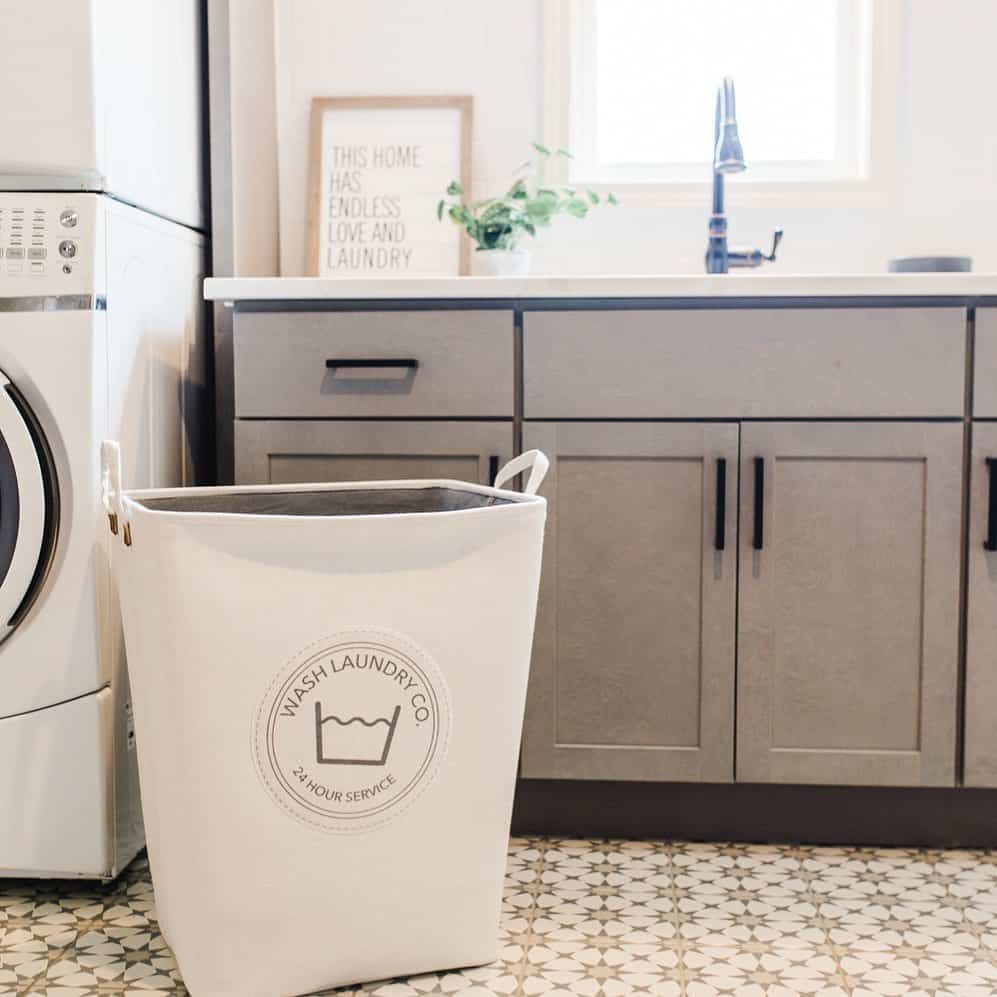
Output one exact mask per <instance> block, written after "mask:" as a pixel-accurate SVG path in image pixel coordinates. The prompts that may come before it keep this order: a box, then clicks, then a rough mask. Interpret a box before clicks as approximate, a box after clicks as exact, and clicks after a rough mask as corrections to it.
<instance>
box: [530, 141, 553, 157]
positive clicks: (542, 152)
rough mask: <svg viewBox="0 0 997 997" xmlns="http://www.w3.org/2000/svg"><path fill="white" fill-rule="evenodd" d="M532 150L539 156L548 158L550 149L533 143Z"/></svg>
mask: <svg viewBox="0 0 997 997" xmlns="http://www.w3.org/2000/svg"><path fill="white" fill-rule="evenodd" d="M533 148H534V149H536V150H537V152H539V153H540V155H541V156H549V155H550V149H548V148H547V146H545V145H541V144H540V143H539V142H534V143H533Z"/></svg>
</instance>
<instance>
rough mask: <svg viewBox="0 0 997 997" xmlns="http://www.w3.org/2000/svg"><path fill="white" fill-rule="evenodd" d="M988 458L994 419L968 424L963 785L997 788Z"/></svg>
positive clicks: (994, 439) (995, 434) (993, 519)
mask: <svg viewBox="0 0 997 997" xmlns="http://www.w3.org/2000/svg"><path fill="white" fill-rule="evenodd" d="M988 460H991V461H997V423H994V422H974V423H973V458H972V463H971V465H970V472H969V489H970V491H969V587H968V589H967V593H966V605H967V625H966V761H965V766H966V768H965V774H964V776H965V783H966V785H967V786H997V464H995V465H993V468H992V470H991V466H990V465H988V463H987V461H988ZM991 474H992V475H993V484H991ZM991 523H993V526H991Z"/></svg>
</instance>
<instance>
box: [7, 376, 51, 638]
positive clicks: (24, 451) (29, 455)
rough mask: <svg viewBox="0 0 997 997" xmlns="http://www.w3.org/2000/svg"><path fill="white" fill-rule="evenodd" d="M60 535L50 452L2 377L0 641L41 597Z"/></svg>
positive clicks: (31, 415) (17, 395) (32, 416)
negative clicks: (39, 596) (40, 593)
mask: <svg viewBox="0 0 997 997" xmlns="http://www.w3.org/2000/svg"><path fill="white" fill-rule="evenodd" d="M58 530H59V490H58V480H57V478H56V475H55V464H54V462H53V460H52V453H51V450H50V449H49V446H48V442H47V441H46V439H45V437H44V434H43V433H42V430H41V425H40V423H39V422H38V419H37V418H36V416H35V414H34V412H32V411H31V408H30V406H29V405H28V404H27V402H26V401H25V399H24V397H23V396H22V395H21V393H20V392H19V391H18V390H17V388H16V387H15V386H14V384H12V383H11V381H10V380H9V378H7V376H6V375H5V374H4V373H3V371H0V640H3V639H4V638H5V637H7V636H8V635H9V634H10V633H11V632H12V631H13V630H14V629H15V627H16V626H17V625H18V623H20V622H21V620H23V619H24V617H25V616H26V615H27V613H28V610H29V609H30V608H31V605H32V604H33V603H34V601H35V599H36V598H37V596H38V594H39V592H40V591H41V589H42V587H43V585H44V583H45V578H46V576H47V574H48V570H49V568H50V567H51V563H52V558H53V556H54V554H55V544H56V538H57V536H58Z"/></svg>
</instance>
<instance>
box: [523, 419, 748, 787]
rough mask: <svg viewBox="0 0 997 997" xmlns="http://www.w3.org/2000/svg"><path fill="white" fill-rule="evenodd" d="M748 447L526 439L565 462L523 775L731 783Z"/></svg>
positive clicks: (547, 426)
mask: <svg viewBox="0 0 997 997" xmlns="http://www.w3.org/2000/svg"><path fill="white" fill-rule="evenodd" d="M737 441H738V427H737V425H736V424H732V423H698V424H697V423H585V422H568V423H554V422H551V423H531V422H527V423H526V424H525V425H524V427H523V445H524V448H533V447H536V448H539V449H541V450H543V451H544V452H545V453H547V454H548V456H549V457H550V459H551V470H550V472H549V474H548V476H547V479H546V481H545V483H544V486H543V488H542V489H541V494H543V495H545V496H546V497H547V499H548V502H549V505H548V521H547V523H548V525H547V534H546V541H545V549H544V567H543V575H542V579H541V591H540V605H539V611H538V616H537V624H536V632H535V638H534V654H533V668H532V673H531V679H530V683H531V684H530V690H529V696H528V703H527V713H526V725H525V730H524V737H523V758H522V774H523V775H524V776H526V777H528V778H566V779H633V780H703V781H711V782H722V781H729V780H730V779H731V778H732V776H733V754H734V750H733V744H734V741H733V735H734V730H733V723H734V632H735V623H734V612H735V581H736V578H735V576H736V564H737V541H736V504H737V501H736V497H737ZM720 461H722V462H725V463H718V462H720ZM718 473H721V474H723V478H722V480H721V481H720V482H719V483H718ZM718 488H719V489H721V490H720V491H718ZM718 509H719V514H720V519H719V522H718ZM718 548H722V549H718Z"/></svg>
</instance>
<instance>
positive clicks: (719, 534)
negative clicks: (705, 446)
mask: <svg viewBox="0 0 997 997" xmlns="http://www.w3.org/2000/svg"><path fill="white" fill-rule="evenodd" d="M726 540H727V461H726V459H725V458H723V457H718V458H717V521H716V525H715V526H714V528H713V546H714V548H715V549H716V550H723V549H724V546H725V545H726Z"/></svg>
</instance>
